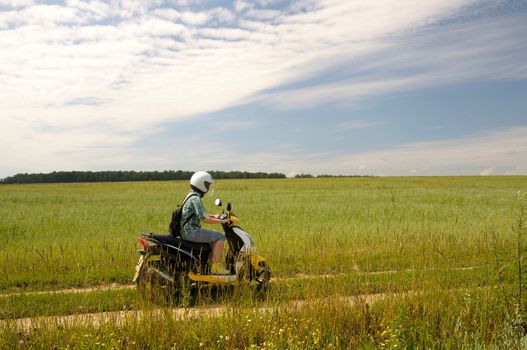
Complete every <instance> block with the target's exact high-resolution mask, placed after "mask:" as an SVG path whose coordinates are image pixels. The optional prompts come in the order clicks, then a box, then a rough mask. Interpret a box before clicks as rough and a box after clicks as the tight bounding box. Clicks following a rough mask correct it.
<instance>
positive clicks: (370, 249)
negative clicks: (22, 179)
mask: <svg viewBox="0 0 527 350" xmlns="http://www.w3.org/2000/svg"><path fill="white" fill-rule="evenodd" d="M215 186H216V188H215V191H216V193H215V194H214V195H213V196H210V197H205V199H204V202H205V206H206V208H207V209H208V211H209V212H215V211H216V208H215V207H214V206H213V204H212V203H213V201H214V198H215V197H221V198H222V200H223V201H224V202H228V201H230V202H232V204H233V208H234V211H235V213H236V214H237V215H238V216H239V217H240V218H241V220H242V222H241V226H242V227H243V228H244V229H245V230H246V231H247V232H249V233H250V234H251V235H252V237H253V239H254V240H255V242H256V244H257V248H258V252H259V254H261V255H262V256H264V257H266V258H267V260H268V262H269V264H270V265H271V268H272V270H273V276H274V277H275V281H274V282H273V283H272V284H271V286H270V288H269V290H268V291H267V294H266V295H265V298H262V299H254V298H253V297H252V293H251V290H250V289H248V288H245V287H240V288H236V289H235V290H231V289H220V290H213V291H212V290H205V291H204V292H203V294H202V295H200V297H199V298H198V299H197V300H193V301H192V302H191V303H188V301H187V302H186V303H183V304H178V305H174V306H173V307H188V308H189V309H193V308H194V309H195V308H198V309H199V308H206V307H210V305H215V306H217V305H221V307H222V308H224V309H222V310H224V312H222V314H221V315H215V316H214V317H212V316H207V315H203V316H201V317H194V318H188V319H179V320H176V319H174V317H172V316H171V314H170V313H169V312H164V313H159V312H157V311H156V312H155V313H154V311H155V310H159V308H160V306H158V305H151V304H148V303H146V302H144V301H142V300H141V299H140V298H139V296H138V295H137V293H136V291H135V290H134V289H130V288H125V289H109V288H106V287H105V288H101V289H98V288H97V287H104V286H108V285H109V284H111V283H114V284H118V285H121V284H122V285H127V284H129V283H130V280H131V278H132V275H133V272H134V267H135V263H136V261H137V257H138V255H137V253H136V249H138V245H137V239H136V236H137V233H138V232H140V231H153V232H167V225H168V221H169V218H170V214H171V212H172V211H173V210H174V208H175V206H176V205H177V204H178V203H179V202H180V201H181V199H182V198H183V197H184V195H185V194H186V191H187V184H186V182H137V183H93V184H58V185H51V184H50V185H5V186H0V199H1V201H2V206H1V207H0V239H1V245H0V275H1V276H2V277H1V279H0V294H2V296H0V318H1V319H3V320H4V321H2V323H1V326H0V347H1V348H13V347H20V348H28V347H29V348H31V347H34V348H53V347H56V348H68V347H69V348H89V349H91V348H138V349H143V348H159V349H166V348H171V347H174V348H188V349H193V348H199V347H202V348H218V349H223V348H239V349H243V348H261V349H275V348H278V349H281V348H290V349H312V348H320V349H328V348H455V349H457V348H503V349H509V348H522V347H527V337H526V333H525V332H526V329H527V323H526V322H525V321H524V319H525V317H526V316H527V313H526V306H527V302H526V301H525V299H526V297H527V293H526V292H527V291H526V290H525V288H524V286H525V284H526V283H527V273H525V271H526V269H525V268H524V265H525V264H527V261H525V256H527V248H526V247H527V241H526V237H527V231H526V226H527V225H526V224H525V220H526V216H527V197H526V195H525V193H526V192H527V177H485V178H483V177H426V178H423V177H416V178H332V179H280V180H223V181H222V180H219V181H217V183H216V185H215ZM216 229H219V227H216ZM305 276H308V277H309V278H305ZM88 287H92V289H89V290H85V291H82V290H81V291H75V292H73V290H72V288H88ZM93 287H95V288H93ZM62 289H66V291H64V292H62V293H42V291H48V290H49V291H57V290H62ZM68 290H72V291H71V292H70V291H68ZM372 295H377V296H382V297H379V298H377V299H375V300H373V299H371V300H370V299H368V298H369V296H372ZM349 298H352V299H349ZM349 300H352V301H353V302H349ZM300 301H301V303H299V302H300ZM299 305H301V306H299ZM162 309H163V310H170V307H169V308H166V307H163V308H162ZM122 310H141V311H142V312H146V313H148V312H152V315H151V317H142V318H137V317H129V318H128V319H125V321H124V322H111V321H110V322H106V323H104V324H102V325H86V324H83V323H78V324H76V323H75V322H73V323H72V324H68V325H67V326H64V325H61V326H58V325H57V324H54V323H53V322H49V321H48V322H41V323H38V326H35V327H32V328H31V329H29V330H20V329H19V328H17V326H16V325H15V323H14V322H13V321H9V320H11V319H16V318H26V317H41V316H54V315H71V314H84V313H88V312H90V313H93V312H103V311H122Z"/></svg>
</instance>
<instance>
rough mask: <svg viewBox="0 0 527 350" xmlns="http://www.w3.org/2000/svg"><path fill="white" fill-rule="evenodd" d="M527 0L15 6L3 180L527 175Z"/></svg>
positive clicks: (28, 2)
mask: <svg viewBox="0 0 527 350" xmlns="http://www.w3.org/2000/svg"><path fill="white" fill-rule="evenodd" d="M526 33H527V1H525V0H523V1H514V0H513V1H500V0H494V1H471V0H440V1H436V0H427V1H415V0H397V1H393V0H390V1H388V0H376V1H371V0H367V1H356V0H255V1H244V0H236V1H219V0H218V1H216V0H201V1H197V0H174V1H161V0H152V1H140V0H137V1H132V0H120V1H98V0H90V1H82V0H65V1H58V0H57V1H34V0H0V106H1V107H0V178H3V177H6V176H10V175H14V174H16V173H23V172H29V173H34V172H51V171H61V170H62V171H68V170H91V171H97V170H143V171H148V170H160V171H161V170H171V169H172V170H223V171H229V170H242V171H264V172H280V173H284V174H287V175H289V176H292V175H295V174H302V173H309V174H313V175H320V174H331V175H375V176H428V175H527V35H526Z"/></svg>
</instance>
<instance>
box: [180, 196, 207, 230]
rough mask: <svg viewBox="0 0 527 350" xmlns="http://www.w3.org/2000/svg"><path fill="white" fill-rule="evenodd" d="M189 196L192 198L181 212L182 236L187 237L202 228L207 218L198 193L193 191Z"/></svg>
mask: <svg viewBox="0 0 527 350" xmlns="http://www.w3.org/2000/svg"><path fill="white" fill-rule="evenodd" d="M187 196H191V197H190V198H189V199H187V201H186V202H185V205H184V206H183V209H182V211H181V225H182V226H181V236H182V237H185V236H187V235H188V234H189V233H191V232H192V231H194V230H195V229H196V228H200V227H201V222H202V221H203V220H205V218H206V217H207V213H206V212H205V208H204V207H203V203H202V201H201V196H200V194H199V193H198V192H195V191H191V192H190V193H189V194H188V195H187Z"/></svg>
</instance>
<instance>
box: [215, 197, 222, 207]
mask: <svg viewBox="0 0 527 350" xmlns="http://www.w3.org/2000/svg"><path fill="white" fill-rule="evenodd" d="M214 204H215V205H216V206H217V207H221V199H219V198H216V199H215V200H214Z"/></svg>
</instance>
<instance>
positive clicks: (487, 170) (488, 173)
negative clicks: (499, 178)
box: [479, 166, 496, 176]
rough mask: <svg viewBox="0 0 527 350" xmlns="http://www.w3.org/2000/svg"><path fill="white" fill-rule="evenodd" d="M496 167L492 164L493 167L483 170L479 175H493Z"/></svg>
mask: <svg viewBox="0 0 527 350" xmlns="http://www.w3.org/2000/svg"><path fill="white" fill-rule="evenodd" d="M495 169H496V168H495V167H493V166H491V167H489V168H487V169H485V170H483V171H482V172H481V173H479V175H480V176H490V175H492V174H493V173H494V170H495Z"/></svg>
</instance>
